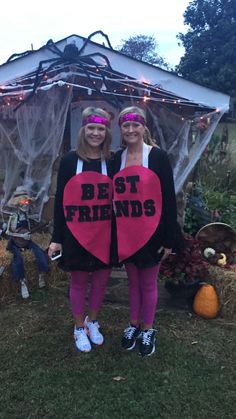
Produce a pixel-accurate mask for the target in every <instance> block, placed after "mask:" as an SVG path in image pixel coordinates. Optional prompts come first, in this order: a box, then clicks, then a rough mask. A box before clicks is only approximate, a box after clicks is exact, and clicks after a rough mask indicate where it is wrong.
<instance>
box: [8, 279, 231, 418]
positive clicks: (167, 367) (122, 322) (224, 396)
mask: <svg viewBox="0 0 236 419" xmlns="http://www.w3.org/2000/svg"><path fill="white" fill-rule="evenodd" d="M66 294H67V290H66V289H65V288H63V287H62V288H57V289H56V288H51V289H49V291H46V292H45V291H35V292H34V293H33V294H32V297H31V299H30V301H26V302H24V301H21V300H18V301H16V302H15V303H13V304H11V305H8V306H5V307H2V308H1V311H0V327H1V335H0V382H1V392H0V418H1V419H8V418H9V419H10V418H11V419H12V418H16V419H21V418H22V419H28V418H34V419H41V418H42V419H44V418H52V419H59V418H63V419H65V418H66V419H67V418H68V419H87V418H88V419H110V418H114V419H128V418H153V419H154V418H155V419H156V418H165V419H169V418H170V419H178V418H181V419H182V418H185V419H186V418H187V419H188V418H189V419H190V418H191V419H192V418H193V419H195V418H196V419H197V418H199V419H203V418H208V419H215V418H219V419H227V418H230V419H232V418H233V417H235V411H236V400H235V383H236V368H235V366H236V365H235V363H236V362H235V352H236V344H235V337H234V336H235V325H234V324H233V323H232V324H230V323H228V324H227V323H225V322H224V321H223V320H221V319H216V320H210V321H207V320H203V319H200V318H197V317H195V316H192V315H190V314H189V313H188V312H185V311H176V310H175V311H174V310H173V309H172V310H171V309H166V310H162V311H160V312H159V313H157V316H156V326H158V351H157V353H156V354H155V355H153V356H151V357H149V358H144V359H141V358H140V357H139V356H138V353H137V351H136V350H134V351H130V352H129V351H124V350H122V349H121V347H120V337H121V334H122V330H123V328H124V327H125V326H126V324H127V320H128V309H127V307H119V306H118V305H115V304H114V305H108V304H105V305H104V308H103V311H102V313H101V317H100V323H101V324H102V326H103V332H104V336H105V344H104V345H103V346H102V347H99V348H96V349H94V350H93V351H92V352H91V353H89V354H80V353H78V352H76V350H75V348H74V343H73V340H72V328H73V325H72V321H71V315H70V309H69V302H68V298H67V295H66ZM117 377H118V380H116V379H115V378H117Z"/></svg>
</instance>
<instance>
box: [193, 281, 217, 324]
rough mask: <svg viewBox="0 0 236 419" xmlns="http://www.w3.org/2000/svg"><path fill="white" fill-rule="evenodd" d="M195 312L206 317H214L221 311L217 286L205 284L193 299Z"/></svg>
mask: <svg viewBox="0 0 236 419" xmlns="http://www.w3.org/2000/svg"><path fill="white" fill-rule="evenodd" d="M193 310H194V312H195V313H196V314H197V315H198V316H201V317H204V318H205V319H214V318H215V317H216V316H217V314H218V312H219V300H218V296H217V294H216V291H215V288H214V287H213V285H210V284H203V285H202V286H201V288H200V289H199V290H198V292H197V294H196V295H195V297H194V301H193Z"/></svg>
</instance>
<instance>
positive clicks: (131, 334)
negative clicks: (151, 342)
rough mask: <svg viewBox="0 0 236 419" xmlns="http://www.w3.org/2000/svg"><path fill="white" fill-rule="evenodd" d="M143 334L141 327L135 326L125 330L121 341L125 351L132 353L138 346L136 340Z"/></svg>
mask: <svg viewBox="0 0 236 419" xmlns="http://www.w3.org/2000/svg"><path fill="white" fill-rule="evenodd" d="M140 333H141V329H140V327H135V326H131V325H130V326H128V327H127V328H126V329H125V330H124V335H123V338H122V341H121V346H122V348H124V349H127V351H130V350H131V349H133V348H134V347H135V345H136V340H137V339H138V338H139V336H140Z"/></svg>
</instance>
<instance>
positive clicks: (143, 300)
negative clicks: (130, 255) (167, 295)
mask: <svg viewBox="0 0 236 419" xmlns="http://www.w3.org/2000/svg"><path fill="white" fill-rule="evenodd" d="M125 268H126V272H127V275H128V280H129V301H130V319H131V321H133V322H138V323H139V322H140V321H141V319H142V320H143V322H144V324H148V325H149V324H150V325H152V324H153V321H154V317H155V312H156V306H157V300H158V289H157V276H158V273H159V269H160V264H158V265H155V266H153V267H151V268H137V266H135V265H133V264H132V263H130V264H127V265H126V266H125Z"/></svg>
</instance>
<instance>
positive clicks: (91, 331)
mask: <svg viewBox="0 0 236 419" xmlns="http://www.w3.org/2000/svg"><path fill="white" fill-rule="evenodd" d="M84 326H85V327H86V328H87V331H88V335H89V339H90V340H91V342H92V343H94V344H95V345H102V344H103V342H104V337H103V336H102V334H101V333H100V332H99V327H100V326H99V324H98V322H97V320H94V321H93V322H89V321H88V316H87V317H86V318H85V321H84Z"/></svg>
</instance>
